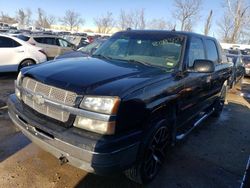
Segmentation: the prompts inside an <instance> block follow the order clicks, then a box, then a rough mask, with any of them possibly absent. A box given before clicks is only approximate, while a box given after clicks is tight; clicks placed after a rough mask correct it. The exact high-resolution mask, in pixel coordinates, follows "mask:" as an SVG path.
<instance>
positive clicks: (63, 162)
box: [59, 155, 69, 165]
mask: <svg viewBox="0 0 250 188" xmlns="http://www.w3.org/2000/svg"><path fill="white" fill-rule="evenodd" d="M59 160H60V165H63V164H65V163H67V162H69V161H68V159H67V158H66V157H65V156H63V155H62V156H61V157H59Z"/></svg>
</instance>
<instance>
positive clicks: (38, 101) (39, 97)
mask: <svg viewBox="0 0 250 188" xmlns="http://www.w3.org/2000/svg"><path fill="white" fill-rule="evenodd" d="M32 99H33V100H34V102H35V103H36V104H38V105H43V104H44V102H45V101H44V98H43V96H42V95H33V97H32Z"/></svg>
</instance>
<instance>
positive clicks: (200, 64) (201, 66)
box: [193, 59, 215, 73]
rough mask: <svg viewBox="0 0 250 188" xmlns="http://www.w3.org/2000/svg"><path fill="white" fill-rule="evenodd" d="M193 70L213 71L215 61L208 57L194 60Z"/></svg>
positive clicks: (199, 71) (198, 71)
mask: <svg viewBox="0 0 250 188" xmlns="http://www.w3.org/2000/svg"><path fill="white" fill-rule="evenodd" d="M193 70H194V71H195V72H197V73H212V72H214V70H215V66H214V62H213V61H210V60H206V59H197V60H195V61H194V66H193Z"/></svg>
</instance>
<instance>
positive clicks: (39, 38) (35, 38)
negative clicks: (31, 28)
mask: <svg viewBox="0 0 250 188" xmlns="http://www.w3.org/2000/svg"><path fill="white" fill-rule="evenodd" d="M34 40H35V41H36V42H38V43H43V38H42V37H38V38H37V37H34Z"/></svg>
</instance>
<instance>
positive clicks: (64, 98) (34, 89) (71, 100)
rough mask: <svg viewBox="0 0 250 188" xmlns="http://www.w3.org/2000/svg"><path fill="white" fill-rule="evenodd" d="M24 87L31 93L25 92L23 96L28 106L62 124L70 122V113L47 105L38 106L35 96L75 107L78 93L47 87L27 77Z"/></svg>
mask: <svg viewBox="0 0 250 188" xmlns="http://www.w3.org/2000/svg"><path fill="white" fill-rule="evenodd" d="M22 87H23V88H24V89H25V90H26V91H27V92H30V93H29V94H27V93H25V92H24V93H23V94H22V100H23V102H24V103H25V104H26V105H28V106H29V107H31V108H32V109H34V110H36V111H37V112H39V113H41V114H43V115H46V116H49V117H51V118H54V119H56V120H59V121H62V122H66V121H68V119H69V115H70V113H69V112H66V111H64V110H62V109H60V108H56V107H54V106H49V105H47V104H38V103H37V102H36V101H35V100H34V96H35V95H40V96H42V97H44V98H46V99H48V100H51V101H53V102H58V103H60V104H65V105H68V106H74V104H75V100H76V97H77V94H76V93H73V92H70V91H66V90H63V89H60V88H56V87H53V86H49V85H45V84H43V83H40V82H38V81H36V80H34V79H31V78H28V77H25V78H24V79H23V82H22ZM34 94H35V95H34Z"/></svg>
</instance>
